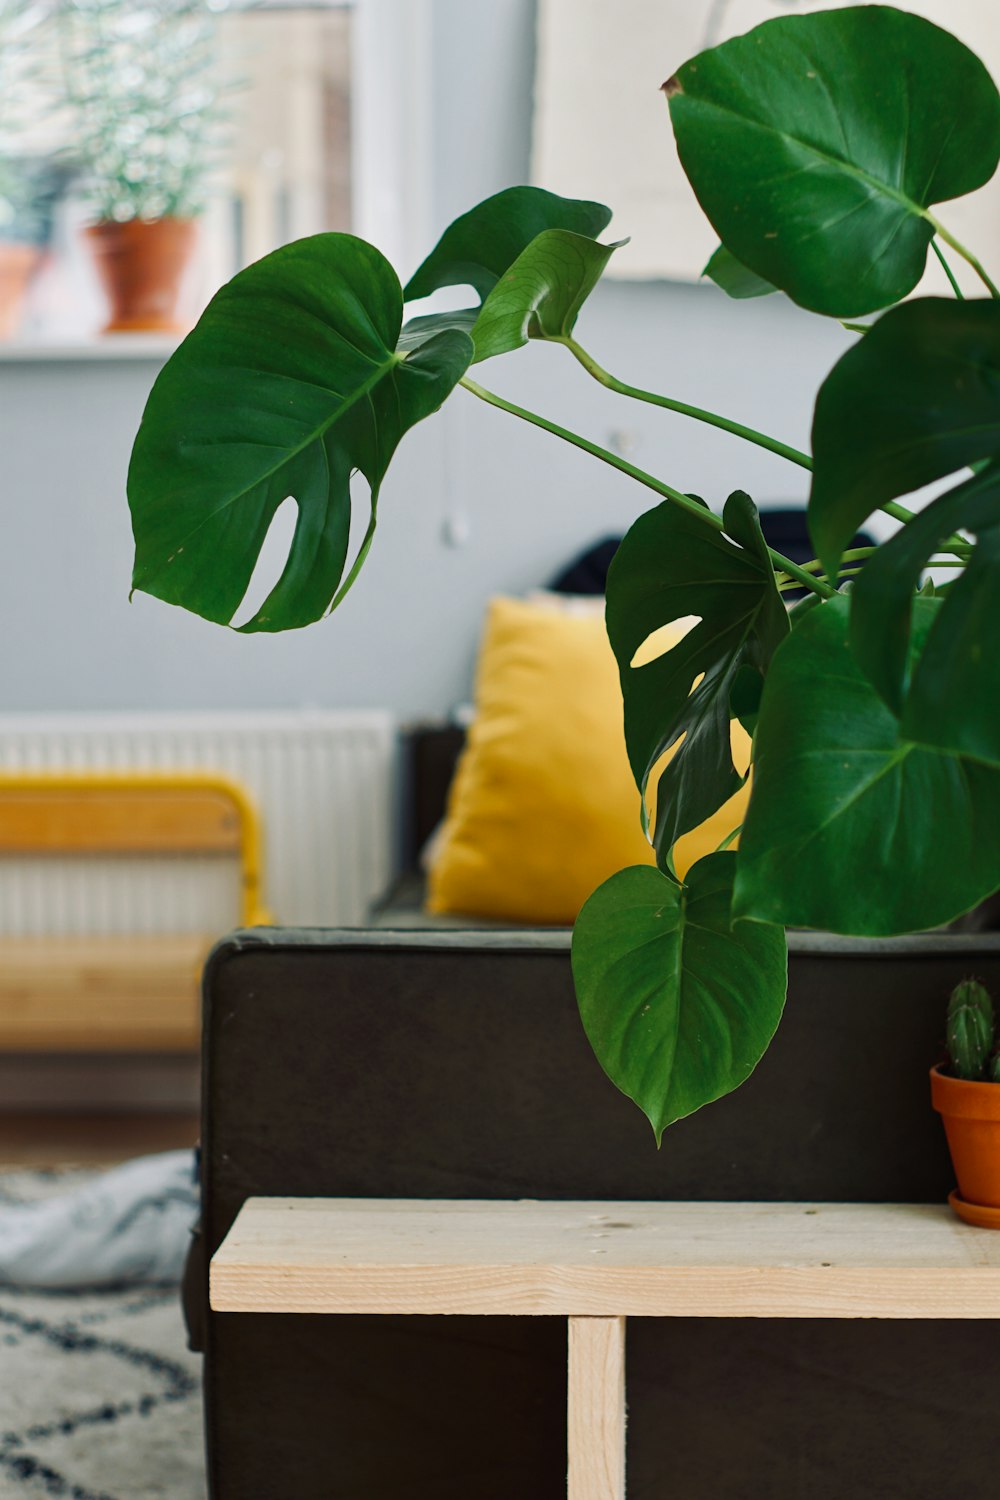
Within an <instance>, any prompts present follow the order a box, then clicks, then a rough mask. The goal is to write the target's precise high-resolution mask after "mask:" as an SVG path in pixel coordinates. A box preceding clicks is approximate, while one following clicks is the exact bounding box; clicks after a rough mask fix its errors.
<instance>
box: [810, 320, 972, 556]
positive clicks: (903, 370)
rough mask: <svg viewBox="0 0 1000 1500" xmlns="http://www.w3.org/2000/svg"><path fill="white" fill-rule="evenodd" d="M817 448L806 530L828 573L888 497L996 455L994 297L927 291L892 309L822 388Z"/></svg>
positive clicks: (816, 422) (815, 426)
mask: <svg viewBox="0 0 1000 1500" xmlns="http://www.w3.org/2000/svg"><path fill="white" fill-rule="evenodd" d="M812 444H813V466H814V472H813V484H812V494H811V496H810V499H809V529H810V533H811V535H812V539H813V545H814V546H815V548H816V555H817V557H819V559H820V560H821V562H822V563H823V565H824V567H825V568H826V569H827V571H828V572H829V573H830V574H831V576H832V575H833V574H834V572H835V571H836V568H837V565H838V563H839V561H840V555H841V553H842V552H843V550H844V548H845V547H846V546H848V544H849V542H850V539H851V537H852V536H853V535H854V533H855V532H856V531H857V529H858V527H859V526H861V525H862V524H863V522H864V521H865V520H866V519H867V518H868V516H870V515H872V513H873V512H874V511H876V510H878V508H879V507H880V506H882V505H885V504H886V503H887V501H889V500H895V499H896V498H897V497H898V496H900V495H906V494H909V493H910V491H912V490H917V489H920V488H921V487H922V486H923V485H926V484H931V483H932V482H933V481H934V480H937V479H943V478H944V477H945V476H946V475H948V474H953V473H954V472H955V471H956V470H958V469H962V468H964V467H965V466H966V465H967V464H972V463H976V462H977V461H980V460H983V459H990V458H998V457H1000V303H996V302H992V301H988V300H983V301H969V302H952V301H949V300H948V299H946V298H940V297H922V298H920V299H919V300H918V301H915V302H908V303H906V304H905V305H904V306H902V307H896V308H893V309H892V311H891V312H887V313H886V314H885V316H884V317H882V318H880V319H879V320H878V322H877V323H876V324H875V326H874V327H873V328H872V329H871V331H870V332H869V333H867V334H866V335H865V337H864V338H863V339H861V340H859V342H858V343H857V344H855V345H854V347H853V348H851V349H849V350H848V352H847V353H846V354H845V355H843V356H842V357H841V358H840V359H839V360H838V361H837V363H836V364H835V365H834V367H833V369H832V370H831V371H830V374H829V375H828V376H827V377H826V380H825V381H824V382H823V384H822V386H821V387H820V391H819V395H818V396H817V398H816V411H815V416H814V418H813V433H812ZM952 524H953V525H959V524H965V523H964V522H963V521H962V520H961V517H960V516H959V517H957V518H956V520H955V521H954V522H953V523H952ZM946 535H947V532H944V533H942V534H940V535H938V536H935V537H933V538H932V539H931V546H933V545H935V544H936V542H938V541H941V540H943V539H944V536H946ZM908 545H913V543H912V541H911V543H909V544H908ZM929 551H930V549H928V551H927V552H925V553H924V557H925V558H926V557H927V556H928V555H929ZM866 572H867V568H866Z"/></svg>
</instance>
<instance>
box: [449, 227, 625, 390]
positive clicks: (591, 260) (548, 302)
mask: <svg viewBox="0 0 1000 1500" xmlns="http://www.w3.org/2000/svg"><path fill="white" fill-rule="evenodd" d="M622 243H623V241H618V242H617V243H615V244H613V245H602V244H600V243H599V242H598V241H597V240H589V239H587V238H585V236H583V235H581V234H571V233H570V232H569V230H568V229H547V230H545V232H544V233H543V234H539V235H536V237H535V238H534V239H533V240H532V241H531V244H530V245H528V246H527V247H526V248H525V249H524V250H522V251H521V254H520V255H519V256H518V257H517V259H516V260H515V261H514V262H513V264H512V265H510V266H508V268H507V270H506V271H505V272H504V273H503V275H502V276H501V277H500V279H499V281H498V282H497V284H496V286H495V287H494V288H493V290H492V291H491V292H490V294H489V296H488V297H487V298H486V300H485V302H484V303H483V305H482V308H481V309H480V312H479V316H478V318H477V319H476V321H475V323H474V325H473V327H472V342H473V344H474V345H475V350H476V352H475V355H474V361H479V360H482V359H490V358H492V357H493V355H495V354H506V353H508V351H509V350H511V349H520V347H521V345H522V344H526V343H527V342H528V340H529V338H543V339H544V338H549V339H559V338H565V337H567V336H568V335H569V334H571V333H572V332H573V329H574V327H575V325H576V320H577V316H578V314H579V311H580V308H581V307H582V306H583V304H584V302H585V301H586V299H587V297H589V295H590V293H591V292H592V291H593V290H594V287H595V286H596V285H597V283H598V281H599V280H600V277H601V273H602V272H603V270H604V267H605V266H606V265H607V263H608V261H609V260H610V258H611V256H612V255H613V254H614V252H615V251H616V250H617V249H619V247H620V245H621V244H622Z"/></svg>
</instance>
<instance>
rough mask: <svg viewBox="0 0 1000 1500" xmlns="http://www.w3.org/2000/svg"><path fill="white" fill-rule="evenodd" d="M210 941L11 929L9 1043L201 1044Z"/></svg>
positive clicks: (2, 969) (83, 1046)
mask: <svg viewBox="0 0 1000 1500" xmlns="http://www.w3.org/2000/svg"><path fill="white" fill-rule="evenodd" d="M210 946H211V940H210V939H209V938H207V937H204V936H202V935H200V934H195V935H192V934H188V933H179V934H172V933H170V934H165V935H163V936H157V937H123V936H114V937H63V938H4V939H3V942H2V943H0V1049H2V1050H3V1051H7V1052H35V1051H55V1052H74V1051H91V1052H103V1051H108V1052H112V1051H114V1052H140V1051H147V1050H164V1051H185V1052H186V1051H194V1050H196V1049H197V1047H198V1043H199V1032H200V1011H201V1005H200V984H201V970H202V967H203V964H204V961H205V957H206V955H207V953H208V950H209V948H210Z"/></svg>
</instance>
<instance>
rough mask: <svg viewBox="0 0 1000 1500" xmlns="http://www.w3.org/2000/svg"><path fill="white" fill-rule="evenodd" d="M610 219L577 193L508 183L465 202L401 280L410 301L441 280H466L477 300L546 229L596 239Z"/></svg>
mask: <svg viewBox="0 0 1000 1500" xmlns="http://www.w3.org/2000/svg"><path fill="white" fill-rule="evenodd" d="M610 219H611V210H610V208H605V207H604V204H603V203H590V202H588V201H587V200H586V199H580V198H560V197H559V196H558V194H556V193H547V192H545V191H544V189H543V188H536V187H513V188H505V189H504V190H503V192H500V193H494V195H493V197H492V198H487V199H485V200H484V201H483V202H482V203H479V204H477V205H476V207H475V208H471V209H470V210H469V212H468V213H466V214H462V216H461V217H460V218H458V219H456V220H455V221H454V223H453V224H450V225H449V226H448V228H447V229H446V230H445V232H444V234H443V235H442V236H441V238H440V239H439V240H438V242H437V244H436V245H435V246H434V249H433V250H432V251H431V253H430V255H428V257H427V259H426V260H424V261H423V262H422V263H421V264H420V265H419V266H418V267H417V269H416V271H414V273H413V275H412V276H411V277H410V279H409V281H408V282H407V284H406V290H405V292H404V294H403V295H404V298H405V300H406V301H407V302H413V301H414V300H415V299H416V298H418V297H429V296H430V294H431V292H436V291H438V290H439V288H440V287H444V286H471V287H473V288H474V289H475V291H476V292H477V293H478V294H479V299H480V301H483V300H484V299H485V298H486V297H488V296H489V294H490V292H491V291H492V290H493V288H494V287H495V286H496V284H497V282H498V281H499V280H500V277H501V276H502V275H503V273H504V272H505V271H506V270H507V268H508V267H509V266H511V265H513V263H514V261H515V260H517V257H518V256H519V255H520V254H521V251H522V250H525V249H527V247H528V246H529V245H530V244H531V242H532V240H533V239H535V238H536V237H537V236H538V235H540V234H541V233H543V231H544V230H546V229H568V230H569V231H570V233H571V234H580V235H585V236H586V237H587V238H588V239H596V238H597V236H598V235H599V234H600V233H601V231H602V230H603V229H606V228H607V225H608V223H609V222H610Z"/></svg>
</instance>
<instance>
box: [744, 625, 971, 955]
mask: <svg viewBox="0 0 1000 1500" xmlns="http://www.w3.org/2000/svg"><path fill="white" fill-rule="evenodd" d="M941 607H942V601H941V600H939V599H932V598H919V599H917V600H916V602H915V604H914V611H913V645H912V649H913V651H914V654H915V655H919V653H920V651H921V650H922V649H923V645H924V641H925V639H926V637H927V633H928V630H929V629H930V628H931V626H932V625H933V622H934V620H935V618H936V616H937V614H938V611H939V610H940V609H941ZM996 828H1000V771H997V770H994V769H992V768H991V767H989V766H985V765H982V764H980V763H979V762H977V761H974V760H971V759H967V758H962V757H959V756H955V755H950V754H947V753H942V752H940V751H937V750H932V749H928V748H926V747H924V746H921V745H917V744H915V743H914V742H913V741H912V740H908V739H906V738H905V737H904V736H903V735H902V733H901V731H900V725H899V720H898V719H897V718H896V717H895V715H893V714H892V713H891V712H890V711H889V709H888V708H887V707H886V705H885V703H884V702H883V701H882V699H881V698H880V697H879V695H878V693H877V692H876V691H875V689H874V688H873V687H872V685H871V683H870V682H869V681H868V679H867V677H866V676H865V675H864V673H863V672H862V671H861V668H860V667H859V666H858V663H857V661H856V660H855V658H854V654H853V652H852V651H851V648H850V644H849V641H848V599H847V598H846V596H844V595H839V596H838V597H836V598H834V599H830V600H827V601H825V602H824V603H823V604H820V605H819V606H817V607H816V608H814V609H812V610H811V611H810V612H809V613H808V614H806V615H805V616H803V618H802V619H801V621H800V622H799V623H798V624H797V626H796V628H795V630H793V631H792V634H791V635H790V636H789V637H788V639H787V640H786V641H784V642H783V643H782V645H781V647H780V648H779V649H778V650H777V651H776V652H775V654H774V658H773V660H772V662H771V666H770V670H769V671H768V674H767V680H766V681H765V684H764V696H763V701H762V703H761V712H760V720H759V723H758V725H757V738H756V743H755V758H754V789H753V795H752V797H751V799H750V808H749V811H748V813H747V817H746V820H745V822H744V825H743V832H742V835H741V838H740V850H739V854H738V856H737V870H738V873H737V878H736V887H735V893H734V898H733V908H734V911H735V913H736V914H737V916H741V917H752V918H755V919H757V920H758V921H762V922H770V923H774V922H781V923H785V924H787V925H789V926H794V927H816V928H821V929H824V928H825V929H827V930H828V931H831V932H842V933H852V934H856V935H860V936H871V937H884V936H888V935H890V934H892V933H899V932H915V931H922V930H924V929H926V928H929V927H937V926H939V925H941V924H942V923H944V922H949V921H951V920H953V919H954V918H955V917H958V916H961V915H962V914H963V913H964V912H966V911H969V910H970V909H971V908H972V907H973V906H975V905H977V903H978V902H980V901H982V900H983V899H984V898H985V897H986V896H988V895H990V894H991V892H993V891H994V890H996V889H997V887H998V886H1000V842H998V841H997V839H996V838H994V837H992V836H991V835H990V831H991V830H994V829H996Z"/></svg>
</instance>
